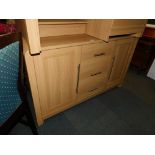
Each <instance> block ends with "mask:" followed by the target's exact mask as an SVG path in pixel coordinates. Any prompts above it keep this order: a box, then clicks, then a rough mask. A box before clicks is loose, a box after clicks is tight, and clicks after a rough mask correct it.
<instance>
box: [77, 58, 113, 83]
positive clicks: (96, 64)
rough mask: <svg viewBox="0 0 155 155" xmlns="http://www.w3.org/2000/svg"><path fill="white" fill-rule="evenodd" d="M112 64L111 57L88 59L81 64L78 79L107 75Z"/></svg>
mask: <svg viewBox="0 0 155 155" xmlns="http://www.w3.org/2000/svg"><path fill="white" fill-rule="evenodd" d="M111 64H112V57H110V56H104V57H98V58H96V59H89V60H87V61H84V62H82V63H81V68H80V79H81V80H82V79H85V78H87V77H93V76H97V75H99V74H105V75H108V73H109V72H110V68H111Z"/></svg>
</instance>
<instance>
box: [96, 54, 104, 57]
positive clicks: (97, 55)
mask: <svg viewBox="0 0 155 155" xmlns="http://www.w3.org/2000/svg"><path fill="white" fill-rule="evenodd" d="M102 55H105V53H99V54H94V57H99V56H102Z"/></svg>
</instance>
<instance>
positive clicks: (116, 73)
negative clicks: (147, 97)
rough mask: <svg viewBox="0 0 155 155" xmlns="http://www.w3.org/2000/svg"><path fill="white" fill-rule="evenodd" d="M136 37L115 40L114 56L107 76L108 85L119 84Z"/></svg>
mask: <svg viewBox="0 0 155 155" xmlns="http://www.w3.org/2000/svg"><path fill="white" fill-rule="evenodd" d="M136 41H137V39H136V38H128V39H122V40H118V41H116V44H115V56H114V57H113V63H112V67H111V73H110V76H109V82H108V85H109V87H113V86H115V85H118V84H121V82H122V80H123V79H124V76H125V73H126V71H127V68H128V65H129V63H130V60H131V57H132V55H133V52H134V49H135V45H136Z"/></svg>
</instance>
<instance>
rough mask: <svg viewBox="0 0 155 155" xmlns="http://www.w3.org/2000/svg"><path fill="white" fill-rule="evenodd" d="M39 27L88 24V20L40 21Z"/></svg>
mask: <svg viewBox="0 0 155 155" xmlns="http://www.w3.org/2000/svg"><path fill="white" fill-rule="evenodd" d="M38 22H39V25H49V24H55V25H57V24H86V23H87V20H82V19H39V20H38Z"/></svg>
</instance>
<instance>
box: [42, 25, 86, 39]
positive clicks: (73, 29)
mask: <svg viewBox="0 0 155 155" xmlns="http://www.w3.org/2000/svg"><path fill="white" fill-rule="evenodd" d="M85 31H86V24H69V25H39V32H40V37H49V36H61V35H73V34H84V33H85Z"/></svg>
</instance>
